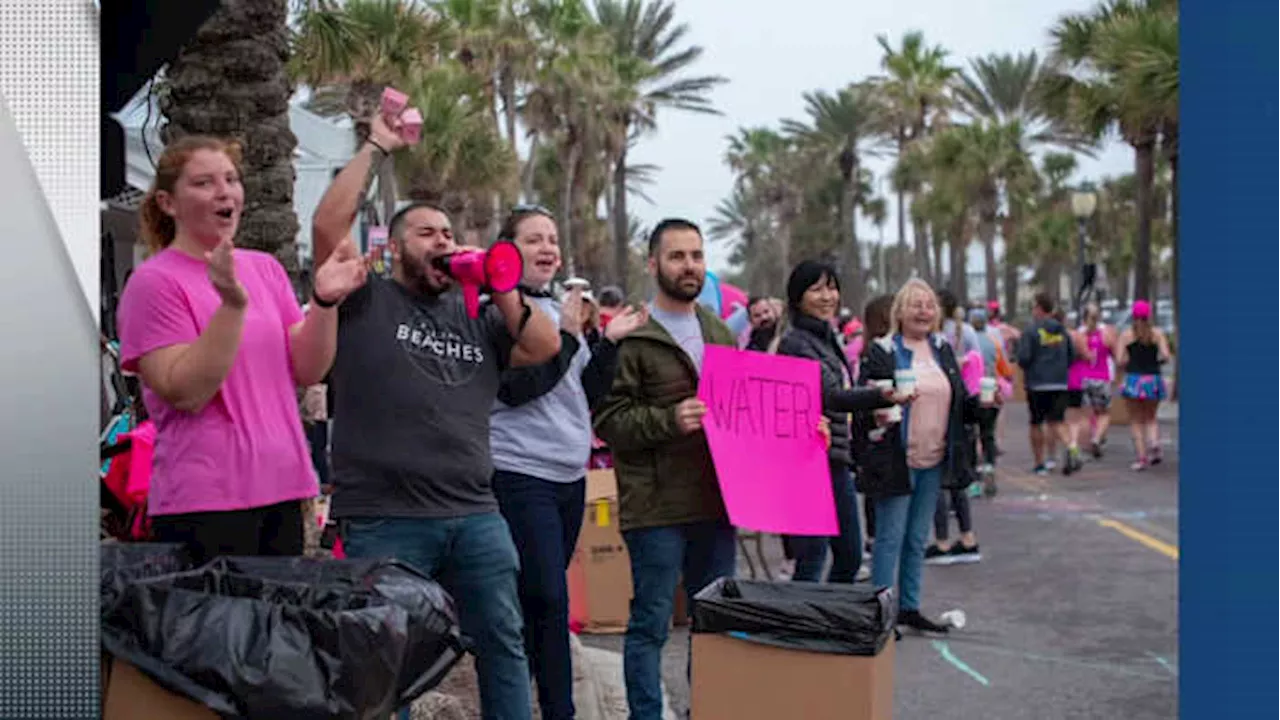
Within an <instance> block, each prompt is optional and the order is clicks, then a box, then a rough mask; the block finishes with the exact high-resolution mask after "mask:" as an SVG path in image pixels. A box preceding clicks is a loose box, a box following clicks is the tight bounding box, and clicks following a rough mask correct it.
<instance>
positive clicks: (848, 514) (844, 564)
mask: <svg viewBox="0 0 1280 720" xmlns="http://www.w3.org/2000/svg"><path fill="white" fill-rule="evenodd" d="M831 490H832V494H833V495H834V496H835V500H836V519H837V520H839V522H840V534H839V535H837V536H836V537H793V538H791V547H792V548H794V551H795V554H796V571H795V574H794V575H793V576H792V578H791V579H792V580H796V581H799V582H822V570H823V569H824V568H825V567H826V564H827V547H828V546H830V547H831V555H832V562H831V572H830V573H828V575H827V582H832V583H852V582H853V581H854V580H855V579H856V578H857V576H858V568H860V567H862V527H861V526H860V525H859V522H858V495H857V492H858V491H857V490H856V489H854V486H853V473H851V472H850V471H849V468H848V467H847V466H845V465H844V464H843V463H832V464H831Z"/></svg>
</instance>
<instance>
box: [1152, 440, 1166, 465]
mask: <svg viewBox="0 0 1280 720" xmlns="http://www.w3.org/2000/svg"><path fill="white" fill-rule="evenodd" d="M1162 460H1164V450H1163V449H1162V448H1161V447H1160V446H1159V445H1156V446H1155V447H1153V448H1151V464H1152V465H1159V464H1160V462H1161V461H1162Z"/></svg>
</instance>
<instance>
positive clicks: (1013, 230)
mask: <svg viewBox="0 0 1280 720" xmlns="http://www.w3.org/2000/svg"><path fill="white" fill-rule="evenodd" d="M1010 204H1011V205H1013V203H1010ZM1020 222H1021V213H1019V212H1018V211H1017V208H1016V206H1015V207H1013V208H1010V210H1009V215H1008V217H1006V218H1005V220H1004V223H1003V224H1002V226H1001V228H1000V236H1001V238H1002V239H1003V240H1004V261H1003V265H1004V308H1003V310H1004V316H1005V319H1006V320H1013V319H1014V318H1015V317H1016V316H1017V314H1018V275H1019V272H1018V270H1019V268H1018V264H1017V263H1016V262H1014V261H1013V260H1012V259H1011V257H1012V253H1011V250H1012V249H1013V248H1014V247H1016V243H1017V240H1018V228H1019V227H1021V225H1020V224H1019V223H1020Z"/></svg>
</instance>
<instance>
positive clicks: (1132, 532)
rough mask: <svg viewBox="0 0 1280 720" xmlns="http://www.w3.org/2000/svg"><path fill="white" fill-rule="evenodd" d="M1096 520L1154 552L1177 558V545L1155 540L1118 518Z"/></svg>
mask: <svg viewBox="0 0 1280 720" xmlns="http://www.w3.org/2000/svg"><path fill="white" fill-rule="evenodd" d="M1097 522H1098V524H1099V525H1101V526H1102V527H1105V528H1111V529H1112V530H1115V531H1116V532H1118V533H1120V534H1121V535H1124V536H1125V537H1127V538H1129V539H1130V540H1133V541H1134V542H1137V543H1139V544H1142V545H1145V546H1147V547H1148V548H1151V549H1152V550H1155V551H1156V552H1158V553H1160V554H1161V555H1164V556H1165V557H1168V558H1170V559H1172V560H1177V559H1178V546H1177V545H1170V544H1169V543H1167V542H1164V541H1163V540H1157V539H1156V538H1153V537H1151V536H1150V535H1148V534H1146V533H1144V532H1142V531H1141V530H1136V529H1134V528H1132V527H1129V526H1128V525H1125V524H1124V523H1122V522H1120V521H1119V520H1112V519H1111V518H1097Z"/></svg>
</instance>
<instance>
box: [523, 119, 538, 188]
mask: <svg viewBox="0 0 1280 720" xmlns="http://www.w3.org/2000/svg"><path fill="white" fill-rule="evenodd" d="M539 139H540V136H539V135H538V131H537V130H534V131H533V132H531V133H530V134H529V157H528V159H526V160H525V162H524V168H523V170H522V171H521V172H520V196H521V197H522V198H523V199H524V201H525V202H533V180H534V171H535V170H536V169H537V167H538V140H539Z"/></svg>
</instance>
